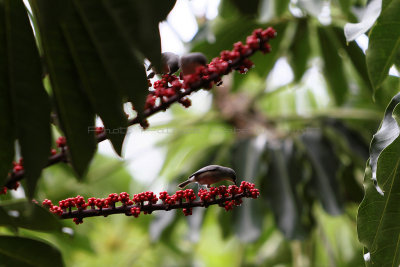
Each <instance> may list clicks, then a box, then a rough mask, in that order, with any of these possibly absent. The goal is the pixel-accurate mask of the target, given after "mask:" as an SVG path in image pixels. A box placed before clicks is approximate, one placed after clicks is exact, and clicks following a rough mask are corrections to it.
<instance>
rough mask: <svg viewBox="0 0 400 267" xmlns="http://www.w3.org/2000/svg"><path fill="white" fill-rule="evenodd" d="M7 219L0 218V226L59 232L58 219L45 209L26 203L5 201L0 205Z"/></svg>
mask: <svg viewBox="0 0 400 267" xmlns="http://www.w3.org/2000/svg"><path fill="white" fill-rule="evenodd" d="M0 208H1V210H3V211H4V212H6V213H7V214H8V217H5V218H3V217H0V225H10V226H14V227H22V228H26V229H31V230H35V231H59V230H61V223H60V219H58V218H56V216H54V215H53V214H52V213H50V212H49V211H48V210H46V209H45V208H43V207H41V206H39V205H37V204H32V203H29V202H28V201H21V200H16V201H7V202H2V203H1V204H0Z"/></svg>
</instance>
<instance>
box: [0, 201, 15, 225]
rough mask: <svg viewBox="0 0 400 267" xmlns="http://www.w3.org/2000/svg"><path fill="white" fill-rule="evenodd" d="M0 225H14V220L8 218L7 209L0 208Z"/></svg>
mask: <svg viewBox="0 0 400 267" xmlns="http://www.w3.org/2000/svg"><path fill="white" fill-rule="evenodd" d="M0 225H11V226H12V225H14V224H13V221H12V218H11V217H10V216H8V214H7V211H6V209H4V208H3V207H2V206H0Z"/></svg>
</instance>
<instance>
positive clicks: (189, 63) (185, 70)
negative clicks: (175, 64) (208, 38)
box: [179, 52, 207, 76]
mask: <svg viewBox="0 0 400 267" xmlns="http://www.w3.org/2000/svg"><path fill="white" fill-rule="evenodd" d="M206 64H207V58H206V56H205V55H203V53H200V52H195V53H189V54H186V55H183V56H182V57H181V59H180V61H179V66H180V68H181V73H182V75H183V76H184V75H188V74H193V73H195V72H196V68H197V67H198V66H205V65H206Z"/></svg>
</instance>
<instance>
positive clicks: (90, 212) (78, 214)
mask: <svg viewBox="0 0 400 267" xmlns="http://www.w3.org/2000/svg"><path fill="white" fill-rule="evenodd" d="M243 197H250V196H249V194H248V193H247V192H243V193H240V194H237V195H234V196H230V197H226V198H219V199H214V200H210V201H206V202H205V201H191V202H182V203H178V204H172V205H171V204H164V203H163V204H144V205H130V206H126V205H122V206H120V207H115V208H112V207H111V208H103V209H101V210H100V209H87V210H74V211H72V212H64V213H63V214H62V215H61V216H60V218H61V219H72V218H80V219H82V218H86V217H95V216H105V217H106V216H108V215H112V214H122V213H123V214H126V215H128V216H129V215H130V209H131V208H133V207H139V208H140V211H141V212H147V213H149V214H150V213H151V212H153V211H155V210H171V209H183V208H194V207H208V206H210V205H216V204H218V205H222V204H223V203H224V202H225V201H231V200H236V199H241V198H243Z"/></svg>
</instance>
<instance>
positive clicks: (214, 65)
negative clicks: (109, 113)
mask: <svg viewBox="0 0 400 267" xmlns="http://www.w3.org/2000/svg"><path fill="white" fill-rule="evenodd" d="M275 36H276V32H275V30H274V29H273V28H271V27H269V28H267V29H265V30H262V29H256V30H254V31H253V33H252V35H250V36H248V37H247V39H246V44H243V43H242V42H237V43H235V44H234V48H233V50H232V51H227V50H225V51H222V52H221V54H220V57H218V58H214V59H213V60H212V61H211V62H210V64H208V65H207V66H200V67H199V68H198V69H197V70H196V72H195V73H194V74H189V75H185V76H184V77H183V83H180V82H179V83H176V84H177V85H173V86H172V85H171V86H170V85H169V83H171V82H172V81H178V80H179V79H178V77H176V76H175V75H164V76H163V77H162V79H160V80H159V81H157V82H159V83H158V84H157V82H155V83H154V88H155V89H156V90H155V91H150V93H149V95H148V99H147V100H146V107H147V108H146V109H145V110H144V112H143V115H142V116H140V117H139V116H137V117H136V118H134V119H132V120H129V122H128V125H129V126H132V125H134V124H140V125H142V127H143V128H147V126H148V124H147V118H149V117H150V116H152V115H154V114H155V113H158V112H159V111H165V110H166V109H167V108H169V107H170V106H171V105H172V104H173V103H175V102H181V103H182V104H183V105H185V106H186V107H187V106H189V105H190V103H187V102H186V103H185V102H184V101H183V100H188V99H187V98H185V97H186V96H188V95H190V94H191V93H193V92H196V91H198V90H200V89H201V88H207V89H211V88H212V86H213V84H215V83H216V84H218V83H220V81H221V77H222V76H224V75H227V74H228V73H230V72H232V71H233V70H237V71H239V72H240V73H246V72H247V71H248V70H249V69H250V68H251V67H253V62H251V61H250V60H249V59H248V57H250V56H252V55H253V54H254V53H255V52H257V51H261V52H262V53H264V54H265V53H269V52H270V51H271V47H270V45H269V43H268V42H269V40H270V39H272V38H274V37H275ZM156 84H157V88H156ZM160 84H162V86H160ZM167 89H173V90H174V92H175V94H174V95H172V96H170V95H168V96H167V95H166V94H165V92H166V91H167ZM155 98H159V99H160V100H161V101H160V102H161V104H159V105H155ZM150 100H151V101H150ZM96 139H97V142H98V143H100V142H102V141H104V140H106V139H107V133H106V131H99V132H98V134H97V136H96ZM63 148H64V149H63V150H62V152H60V153H58V154H55V155H52V156H51V157H49V162H48V164H47V166H46V167H48V166H51V165H53V164H56V163H58V162H61V161H66V152H67V150H68V148H67V147H63ZM24 173H25V172H24V170H23V169H22V170H19V171H16V172H15V171H13V172H11V174H10V175H9V178H8V180H7V182H6V184H5V187H6V188H9V189H13V188H15V187H16V183H17V182H18V181H20V180H22V179H23V177H24ZM6 188H5V189H3V190H5V191H7V190H6ZM0 193H1V191H0Z"/></svg>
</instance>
